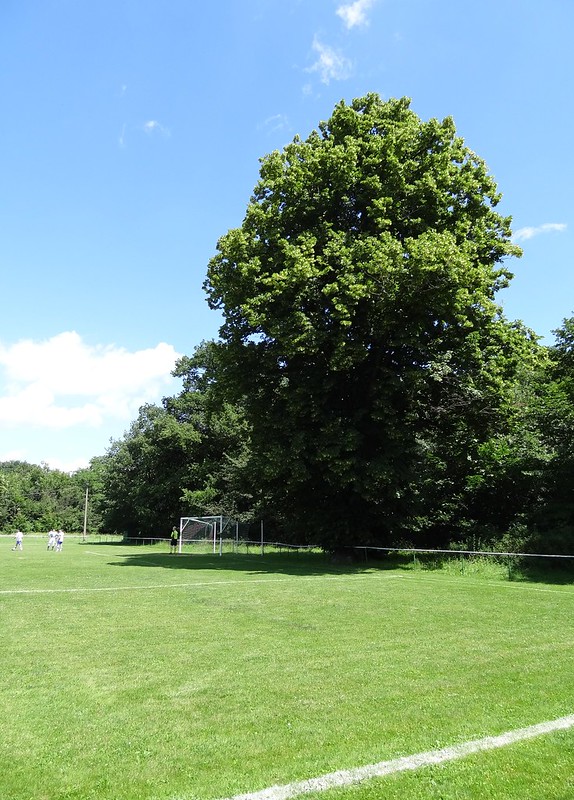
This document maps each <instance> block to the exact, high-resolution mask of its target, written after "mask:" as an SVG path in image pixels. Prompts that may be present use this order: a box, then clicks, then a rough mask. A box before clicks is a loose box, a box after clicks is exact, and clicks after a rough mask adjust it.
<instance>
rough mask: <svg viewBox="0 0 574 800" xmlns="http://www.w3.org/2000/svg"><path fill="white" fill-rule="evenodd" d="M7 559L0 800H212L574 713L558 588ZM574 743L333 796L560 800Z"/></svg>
mask: <svg viewBox="0 0 574 800" xmlns="http://www.w3.org/2000/svg"><path fill="white" fill-rule="evenodd" d="M4 545H5V546H4ZM10 547H11V544H10V543H9V542H8V540H2V539H0V570H1V574H2V585H1V587H0V591H1V592H2V593H1V594H0V610H1V615H0V634H1V641H2V670H1V672H0V688H1V692H0V698H1V699H0V776H1V778H0V785H1V790H0V797H1V798H2V800H53V799H54V800H55V798H58V799H60V798H63V799H64V798H65V799H68V800H72V799H74V800H84V799H87V798H110V800H135V799H136V798H138V799H139V800H152V799H153V800H173V798H185V800H192V799H193V800H195V799H196V798H201V800H211V799H212V798H220V797H229V796H231V795H233V794H235V793H241V792H248V791H254V790H257V789H262V788H265V787H266V786H270V785H273V784H278V783H279V784H282V783H288V782H292V781H295V780H301V779H304V778H309V777H314V776H317V775H321V774H324V773H328V772H332V771H335V770H338V769H342V768H351V767H355V766H360V765H362V764H368V763H376V762H379V761H382V760H386V759H391V758H396V757H398V756H404V755H410V754H412V753H417V752H423V751H427V750H429V749H434V748H438V747H444V746H448V745H452V744H456V743H459V742H463V741H466V740H468V739H475V738H480V737H482V736H486V735H495V734H497V733H501V732H504V731H507V730H512V729H514V728H519V727H524V726H527V725H531V724H534V723H538V722H541V721H545V720H550V719H554V718H556V717H560V716H564V715H566V714H571V713H573V711H574V685H573V682H572V666H573V653H574V645H573V635H572V612H573V611H574V589H573V587H572V586H570V585H568V584H565V585H551V584H545V583H536V584H535V583H525V582H522V583H513V582H509V581H508V580H506V579H505V578H504V574H503V573H501V574H500V575H490V574H489V575H488V576H486V577H485V576H483V575H473V574H469V573H468V570H467V571H466V572H463V571H458V572H454V573H452V574H449V573H448V571H447V572H445V571H441V570H424V569H414V570H412V569H410V568H409V569H404V568H395V569H384V568H381V567H376V566H372V565H369V564H361V565H358V566H354V567H347V568H334V567H332V566H330V565H329V563H328V562H327V561H326V559H325V558H324V557H323V556H321V555H320V554H317V553H316V554H301V553H300V554H294V555H289V554H286V553H282V554H281V553H272V552H266V553H264V555H263V556H261V555H260V554H258V553H257V551H256V550H254V551H253V553H252V554H250V555H244V554H236V555H233V554H231V553H225V554H224V555H223V556H221V557H220V556H219V555H218V554H214V553H212V552H211V553H209V552H208V553H205V554H200V553H199V552H198V551H194V552H193V553H192V554H191V555H188V554H185V555H182V556H178V555H170V554H169V553H168V549H169V548H168V545H167V543H166V544H165V545H164V544H159V545H153V546H148V547H143V546H140V547H128V546H125V545H122V544H98V543H97V542H96V543H93V542H87V543H81V542H79V541H77V540H71V539H70V540H67V541H66V542H65V545H64V552H62V553H60V554H58V553H52V552H47V551H46V549H45V542H44V541H43V540H41V539H32V538H30V539H29V538H28V537H27V538H26V540H25V543H24V551H23V553H17V552H16V553H14V552H12V551H11V550H10ZM573 742H574V733H568V732H567V733H561V734H553V735H550V736H548V737H544V738H543V739H541V740H536V741H533V742H528V743H522V744H516V745H512V746H511V747H508V748H505V750H504V751H499V752H496V753H483V754H481V755H479V756H473V757H472V758H468V759H464V760H462V761H460V762H456V763H452V764H447V765H444V766H443V767H436V768H432V769H429V768H426V769H421V770H419V771H417V772H416V773H412V774H410V775H397V776H392V777H389V778H385V779H384V780H383V779H381V780H377V781H374V782H373V783H372V784H365V785H362V786H358V787H352V788H347V789H344V790H339V791H336V792H335V791H331V792H329V793H327V795H328V797H329V798H330V797H335V796H337V797H348V798H361V800H362V799H363V798H367V797H368V798H371V797H373V798H374V797H375V796H376V797H381V796H384V797H385V798H387V797H391V798H392V797H395V796H396V797H397V798H398V797H399V796H400V797H401V798H406V799H407V800H411V798H423V797H435V796H436V797H444V798H445V800H451V798H452V799H453V800H454V798H467V797H469V798H470V797H492V798H499V797H500V798H502V797H510V798H513V797H517V798H518V797H519V796H522V797H524V796H528V795H527V793H526V794H525V786H526V785H527V784H528V781H537V782H538V784H537V785H540V786H544V787H545V791H546V793H545V794H544V793H540V794H539V796H541V797H542V796H544V797H545V798H546V797H549V798H552V797H556V798H558V797H564V796H567V795H560V794H559V793H558V792H559V789H560V787H561V788H562V790H563V789H564V786H565V781H567V780H569V778H568V774H572V768H573V767H574V752H573ZM15 753H17V754H20V757H18V758H14V754H15ZM525 754H526V755H525ZM545 765H546V766H545ZM556 765H558V767H557V768H556ZM485 769H486V770H488V785H489V787H491V788H489V792H490V793H485V792H483V793H481V791H480V787H481V786H482V787H483V788H484V770H485ZM568 769H569V770H570V771H569V772H568ZM570 780H571V779H570ZM433 782H434V783H433ZM433 785H436V786H438V787H439V788H438V789H436V791H435V790H433V789H432V786H433ZM473 786H474V787H475V788H474V790H472V789H471V788H469V787H473ZM433 791H434V794H433ZM472 791H474V794H473V793H472ZM520 791H522V795H520ZM449 792H450V794H449ZM465 792H466V794H465ZM469 792H470V793H469ZM513 792H514V794H513ZM552 792H554V794H552ZM393 793H394V794H393ZM327 795H324V798H325V800H327Z"/></svg>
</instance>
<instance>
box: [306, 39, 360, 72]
mask: <svg viewBox="0 0 574 800" xmlns="http://www.w3.org/2000/svg"><path fill="white" fill-rule="evenodd" d="M313 50H315V51H316V52H317V53H318V54H319V57H318V59H317V61H316V62H315V63H314V64H313V65H312V66H310V67H308V68H307V72H318V73H319V75H320V76H321V82H322V83H326V84H328V83H329V82H330V81H331V80H339V81H340V80H345V78H348V77H349V75H350V74H351V67H352V64H351V62H350V61H349V59H348V58H345V56H343V55H342V54H341V53H338V52H337V51H336V50H334V49H333V48H332V47H329V46H328V45H325V44H323V43H322V42H320V41H319V40H318V39H317V37H315V39H314V40H313Z"/></svg>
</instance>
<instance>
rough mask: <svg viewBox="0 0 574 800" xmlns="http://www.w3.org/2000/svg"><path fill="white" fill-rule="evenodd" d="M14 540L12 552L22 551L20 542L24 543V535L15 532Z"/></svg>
mask: <svg viewBox="0 0 574 800" xmlns="http://www.w3.org/2000/svg"><path fill="white" fill-rule="evenodd" d="M15 538H16V544H15V545H14V547H13V548H12V550H23V549H24V548H23V546H22V542H23V541H24V534H23V533H22V531H16V535H15Z"/></svg>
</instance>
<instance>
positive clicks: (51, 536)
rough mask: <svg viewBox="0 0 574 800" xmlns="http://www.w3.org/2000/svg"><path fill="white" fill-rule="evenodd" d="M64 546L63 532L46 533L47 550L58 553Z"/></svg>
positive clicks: (52, 531)
mask: <svg viewBox="0 0 574 800" xmlns="http://www.w3.org/2000/svg"><path fill="white" fill-rule="evenodd" d="M63 546H64V531H62V530H58V531H55V530H51V531H48V550H55V551H56V552H57V553H59V552H60V551H61V550H62V547H63Z"/></svg>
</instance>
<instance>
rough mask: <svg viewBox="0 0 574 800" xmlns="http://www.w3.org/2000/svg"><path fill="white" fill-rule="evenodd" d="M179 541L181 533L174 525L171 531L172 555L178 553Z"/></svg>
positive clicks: (170, 549) (170, 550)
mask: <svg viewBox="0 0 574 800" xmlns="http://www.w3.org/2000/svg"><path fill="white" fill-rule="evenodd" d="M178 541H179V531H178V529H177V528H176V527H175V525H174V526H173V528H172V529H171V536H170V548H169V552H170V553H177V543H178Z"/></svg>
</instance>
